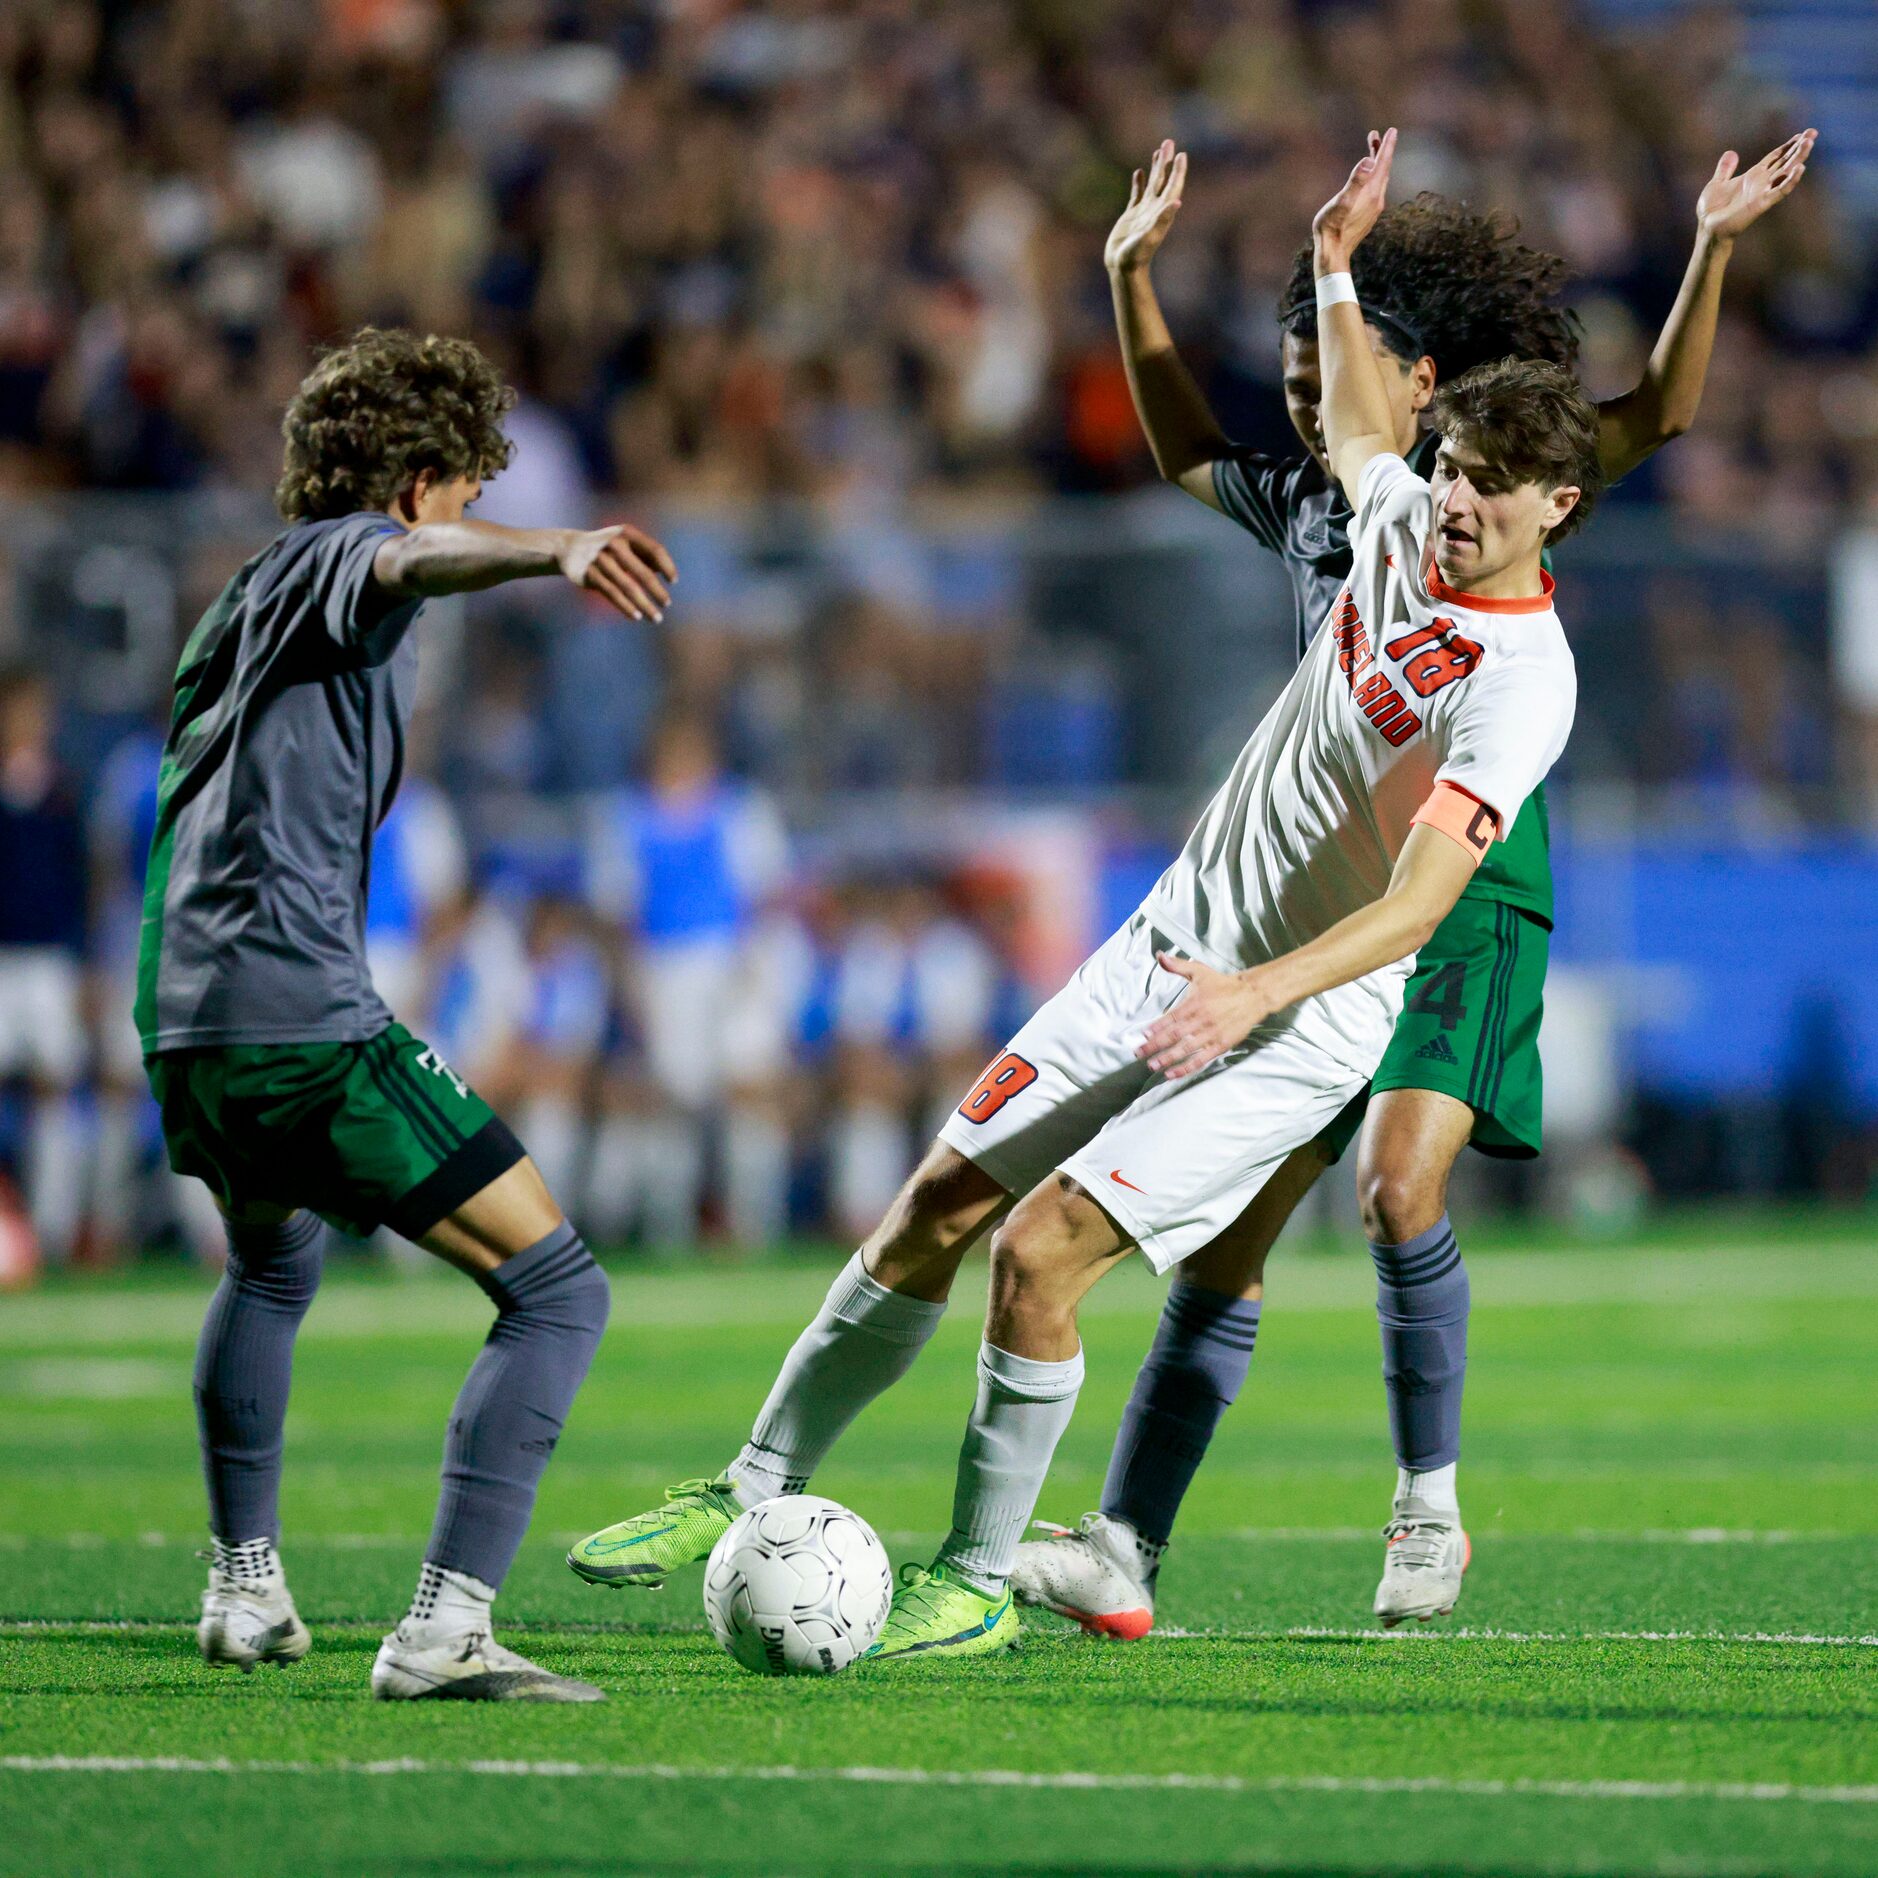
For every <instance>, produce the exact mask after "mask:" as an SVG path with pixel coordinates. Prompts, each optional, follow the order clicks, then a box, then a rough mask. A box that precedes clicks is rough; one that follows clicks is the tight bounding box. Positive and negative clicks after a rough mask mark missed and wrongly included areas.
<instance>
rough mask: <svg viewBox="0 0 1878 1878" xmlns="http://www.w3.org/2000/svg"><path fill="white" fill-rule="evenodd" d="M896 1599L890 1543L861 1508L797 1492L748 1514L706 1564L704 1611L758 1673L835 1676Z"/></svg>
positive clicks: (867, 1643)
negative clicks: (856, 1509) (877, 1533)
mask: <svg viewBox="0 0 1878 1878" xmlns="http://www.w3.org/2000/svg"><path fill="white" fill-rule="evenodd" d="M892 1602H893V1568H892V1566H891V1565H890V1564H889V1563H888V1562H887V1548H886V1547H885V1546H884V1545H882V1544H881V1543H880V1540H879V1539H878V1538H877V1537H876V1536H875V1533H874V1529H873V1527H872V1526H870V1525H869V1524H868V1523H867V1521H866V1520H864V1519H863V1518H862V1517H861V1516H860V1514H858V1513H851V1512H849V1510H848V1509H847V1508H846V1507H845V1506H843V1505H841V1504H840V1502H839V1501H836V1500H824V1499H823V1498H821V1496H820V1495H819V1494H813V1493H789V1494H784V1495H783V1496H781V1497H780V1498H779V1499H774V1500H763V1501H760V1502H759V1503H758V1504H757V1505H755V1506H753V1507H751V1508H750V1509H749V1510H748V1511H747V1512H745V1513H744V1514H742V1515H741V1516H740V1517H739V1518H738V1519H737V1520H736V1521H735V1522H734V1523H733V1524H732V1526H731V1527H730V1529H729V1531H727V1532H726V1533H725V1534H724V1535H723V1537H722V1538H720V1539H719V1540H718V1542H717V1543H716V1545H714V1546H712V1548H711V1558H710V1563H709V1564H708V1565H706V1566H705V1568H704V1614H705V1616H706V1617H708V1618H709V1619H710V1620H711V1629H712V1631H713V1632H714V1633H715V1634H716V1637H717V1640H718V1642H719V1643H721V1644H722V1645H723V1646H724V1648H725V1649H726V1650H728V1651H729V1652H730V1653H731V1655H732V1656H734V1657H735V1658H736V1659H737V1661H738V1662H740V1663H741V1664H742V1665H743V1666H744V1668H745V1669H753V1670H755V1671H756V1673H757V1674H758V1675H759V1676H832V1675H833V1674H834V1673H835V1671H836V1670H838V1669H846V1668H847V1666H848V1665H849V1664H850V1663H852V1662H853V1661H854V1659H855V1658H856V1657H857V1656H860V1655H863V1654H864V1653H865V1652H866V1651H867V1650H868V1649H869V1648H870V1647H871V1646H872V1645H873V1642H874V1639H875V1638H876V1637H878V1636H879V1635H880V1627H881V1625H882V1624H884V1623H885V1622H886V1621H887V1607H888V1606H889V1605H890V1604H891V1603H892Z"/></svg>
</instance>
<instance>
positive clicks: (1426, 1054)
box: [1415, 1031, 1461, 1064]
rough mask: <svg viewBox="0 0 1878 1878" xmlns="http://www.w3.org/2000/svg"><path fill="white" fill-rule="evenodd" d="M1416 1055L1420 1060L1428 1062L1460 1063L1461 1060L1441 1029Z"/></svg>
mask: <svg viewBox="0 0 1878 1878" xmlns="http://www.w3.org/2000/svg"><path fill="white" fill-rule="evenodd" d="M1415 1055H1416V1057H1417V1059H1418V1060H1420V1061H1422V1062H1426V1063H1456V1064H1458V1063H1459V1062H1460V1060H1461V1059H1460V1058H1459V1057H1458V1056H1456V1055H1455V1054H1454V1052H1453V1050H1452V1049H1450V1048H1449V1047H1448V1040H1447V1038H1446V1037H1444V1036H1442V1034H1441V1033H1440V1032H1439V1031H1436V1032H1435V1034H1434V1035H1433V1036H1432V1037H1430V1038H1429V1039H1428V1041H1427V1042H1426V1043H1424V1044H1423V1045H1422V1047H1421V1048H1420V1049H1419V1050H1417V1051H1416V1052H1415Z"/></svg>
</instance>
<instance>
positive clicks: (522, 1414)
mask: <svg viewBox="0 0 1878 1878" xmlns="http://www.w3.org/2000/svg"><path fill="white" fill-rule="evenodd" d="M151 1081H152V1086H153V1087H154V1088H155V1090H156V1092H157V1096H158V1100H159V1102H160V1104H161V1105H162V1109H163V1120H164V1132H165V1136H166V1138H167V1140H168V1142H169V1147H170V1155H171V1161H172V1165H173V1166H174V1167H175V1168H176V1170H177V1171H178V1172H179V1173H196V1174H200V1175H201V1176H202V1177H203V1178H205V1179H206V1180H208V1181H209V1183H210V1185H211V1187H212V1188H213V1189H214V1191H215V1192H216V1197H217V1199H218V1201H219V1203H220V1204H221V1205H222V1207H223V1210H224V1212H225V1213H227V1215H228V1216H229V1221H230V1224H229V1243H230V1261H229V1265H230V1270H229V1275H228V1277H227V1278H226V1279H225V1282H224V1288H223V1290H222V1291H221V1292H218V1294H217V1302H216V1305H215V1306H214V1307H212V1309H211V1311H210V1314H209V1319H208V1322H207V1323H206V1324H205V1326H204V1331H203V1347H202V1350H201V1352H200V1353H199V1357H198V1382H197V1392H198V1400H199V1402H201V1404H202V1416H203V1446H204V1456H205V1461H206V1462H207V1465H208V1469H209V1474H210V1501H211V1516H212V1522H213V1524H214V1526H215V1529H216V1537H217V1541H218V1551H217V1558H216V1563H217V1566H218V1568H223V1569H226V1570H227V1571H228V1572H229V1573H231V1574H233V1573H237V1572H239V1571H241V1570H242V1569H243V1568H244V1567H254V1566H256V1565H257V1562H258V1565H259V1566H261V1567H265V1566H266V1564H267V1563H268V1559H269V1557H270V1556H271V1553H272V1549H273V1545H274V1542H275V1540H276V1538H277V1527H276V1523H275V1516H274V1502H273V1490H274V1486H275V1483H276V1482H277V1480H278V1476H279V1459H280V1448H279V1439H280V1427H281V1424H282V1422H283V1420H284V1417H285V1411H286V1400H287V1384H288V1375H289V1369H290V1365H291V1359H292V1346H293V1333H294V1331H295V1330H296V1329H297V1328H298V1324H299V1320H300V1317H301V1316H302V1315H303V1314H304V1312H305V1310H306V1306H307V1303H308V1302H309V1301H310V1299H311V1296H312V1291H313V1287H314V1285H315V1284H316V1283H317V1281H318V1246H319V1222H318V1219H317V1218H315V1217H314V1216H315V1215H319V1216H323V1217H324V1218H326V1219H329V1220H332V1221H334V1222H335V1223H337V1224H339V1225H341V1226H344V1227H346V1228H347V1229H348V1230H350V1231H353V1232H356V1233H359V1234H361V1235H363V1234H366V1233H369V1232H372V1231H374V1230H376V1229H377V1228H378V1227H379V1226H381V1225H389V1226H391V1227H393V1228H394V1229H395V1230H397V1231H398V1232H400V1233H402V1234H403V1235H404V1236H405V1237H407V1238H410V1239H413V1240H416V1241H417V1242H419V1243H420V1244H422V1245H424V1246H426V1247H427V1248H428V1249H429V1250H431V1251H432V1252H435V1253H437V1254H439V1255H440V1256H442V1257H444V1258H446V1259H447V1260H449V1261H450V1262H451V1263H453V1264H455V1265H457V1266H458V1267H459V1268H461V1269H462V1270H464V1271H466V1272H468V1273H469V1274H470V1275H471V1276H472V1277H474V1278H475V1279H476V1281H477V1282H478V1283H479V1284H480V1285H482V1287H483V1289H484V1290H485V1291H487V1292H488V1294H489V1296H490V1298H491V1299H492V1300H493V1302H494V1303H495V1306H496V1312H497V1315H496V1321H495V1324H494V1326H493V1327H492V1328H491V1330H490V1333H489V1338H488V1341H487V1342H486V1343H485V1345H484V1347H483V1350H482V1352H481V1354H480V1355H479V1356H478V1357H477V1359H476V1362H475V1365H474V1366H473V1367H472V1369H471V1371H470V1375H469V1378H468V1380H467V1381H466V1383H465V1384H464V1387H463V1391H462V1393H461V1394H460V1395H459V1397H458V1399H457V1403H456V1407H455V1409H454V1410H453V1412H452V1415H451V1419H450V1425H449V1433H448V1436H447V1437H446V1442H445V1451H444V1470H443V1493H442V1497H441V1499H440V1502H439V1507H438V1513H437V1520H436V1524H435V1527H434V1528H433V1531H432V1534H431V1539H430V1543H429V1546H428V1547H427V1550H426V1554H425V1560H424V1566H423V1570H422V1572H421V1574H420V1577H419V1582H418V1588H417V1594H416V1597H415V1598H414V1600H413V1603H412V1606H411V1609H410V1611H409V1612H408V1613H407V1615H406V1617H405V1619H404V1621H403V1622H402V1623H400V1625H399V1626H398V1628H397V1630H396V1631H395V1632H394V1633H393V1634H392V1635H391V1636H390V1637H388V1638H387V1639H386V1641H385V1646H384V1648H383V1649H381V1651H380V1652H379V1658H378V1662H377V1664H376V1665H375V1666H374V1669H373V1677H372V1686H373V1692H374V1693H375V1694H377V1695H380V1696H385V1697H403V1698H409V1697H418V1696H432V1695H452V1696H459V1697H470V1698H480V1699H531V1700H552V1701H569V1700H582V1701H586V1700H594V1699H597V1698H598V1696H599V1693H600V1692H599V1691H598V1690H595V1689H593V1688H591V1687H590V1686H589V1685H587V1684H584V1683H574V1682H572V1681H570V1680H569V1679H567V1678H562V1677H556V1676H553V1675H551V1674H549V1673H548V1672H547V1671H545V1670H540V1669H537V1668H536V1667H535V1666H534V1665H532V1664H529V1663H527V1662H525V1661H524V1660H523V1659H522V1658H520V1657H517V1656H515V1655H514V1654H513V1653H512V1652H509V1651H505V1650H503V1649H502V1647H501V1646H500V1645H498V1644H496V1643H495V1642H494V1640H493V1638H492V1637H491V1635H490V1608H491V1605H492V1604H493V1602H494V1599H495V1595H496V1592H497V1590H498V1589H499V1588H500V1586H501V1583H502V1580H503V1578H504V1576H505V1575H506V1573H507V1571H508V1568H509V1564H510V1562H511V1561H512V1559H513V1558H514V1555H515V1551H516V1548H517V1547H518V1546H519V1545H520V1543H521V1539H522V1535H523V1533H524V1531H525V1530H526V1528H527V1524H528V1518H529V1514H530V1512H531V1511H532V1509H533V1504H534V1495H535V1487H536V1484H537V1482H538V1481H539V1479H540V1476H541V1472H542V1470H543V1468H544V1467H545V1466H546V1464H547V1460H548V1456H549V1454H550V1453H551V1452H552V1451H553V1448H554V1444H555V1440H556V1438H557V1437H558V1436H559V1433H560V1430H561V1426H562V1424H563V1422H564V1421H565V1419H566V1416H567V1412H568V1408H569V1406H570V1405H571V1403H572V1401H573V1398H574V1394H575V1392H576V1391H577V1390H578V1388H579V1386H580V1383H581V1381H582V1380H583V1378H584V1377H585V1375H586V1372H587V1366H588V1364H589V1362H590V1361H591V1359H592V1356H593V1351H594V1347H595V1346H596V1344H597V1343H598V1341H599V1338H600V1333H601V1330H602V1329H603V1328H604V1326H605V1322H606V1309H607V1286H606V1280H605V1277H604V1276H603V1274H602V1273H601V1271H600V1269H599V1267H598V1266H597V1265H595V1264H594V1262H593V1259H592V1257H591V1256H590V1255H589V1253H588V1252H587V1249H586V1247H585V1246H584V1245H583V1244H582V1243H581V1240H580V1236H579V1234H578V1233H577V1232H575V1230H574V1228H573V1227H572V1226H571V1225H569V1224H568V1222H567V1221H566V1219H565V1218H564V1217H563V1216H562V1214H561V1211H560V1208H559V1207H558V1206H557V1205H556V1204H555V1202H554V1200H553V1198H552V1197H551V1196H550V1195H549V1193H548V1191H547V1188H546V1187H545V1186H544V1185H543V1184H542V1181H541V1178H540V1176H539V1174H538V1173H537V1172H536V1171H535V1169H534V1166H533V1164H532V1163H531V1162H530V1161H528V1160H527V1158H526V1156H525V1155H524V1153H523V1151H522V1147H521V1144H520V1143H519V1142H518V1141H517V1140H516V1139H515V1137H514V1135H513V1134H511V1133H510V1132H509V1130H508V1129H507V1128H506V1127H505V1126H504V1125H503V1123H502V1122H501V1121H499V1120H498V1119H497V1118H496V1116H495V1115H494V1114H492V1113H491V1111H490V1110H489V1108H488V1106H487V1105H486V1104H485V1103H484V1102H483V1101H482V1100H481V1098H480V1097H478V1096H477V1095H476V1094H475V1092H474V1091H473V1090H472V1089H470V1087H469V1086H468V1085H467V1084H466V1083H465V1082H464V1081H463V1080H462V1079H461V1078H460V1077H459V1076H457V1075H456V1073H455V1071H453V1070H452V1069H451V1068H450V1066H449V1065H448V1064H447V1063H446V1062H444V1061H443V1059H442V1058H441V1057H439V1056H438V1055H437V1053H436V1052H435V1051H434V1050H430V1049H427V1048H426V1047H425V1046H424V1044H423V1043H422V1042H421V1041H420V1040H419V1039H417V1038H415V1037H413V1036H412V1035H411V1034H410V1032H409V1031H407V1030H405V1029H404V1028H403V1026H402V1025H397V1024H393V1025H391V1026H390V1027H389V1028H388V1029H386V1030H385V1031H383V1032H381V1033H380V1034H379V1035H378V1036H377V1037H374V1038H372V1039H371V1040H370V1041H369V1042H366V1043H363V1044H345V1043H335V1044H299V1045H284V1046H279V1047H250V1048H239V1049H227V1050H206V1051H186V1052H179V1053H177V1054H176V1055H175V1056H158V1057H156V1058H154V1059H152V1064H151ZM300 1206H305V1207H306V1208H307V1209H309V1210H308V1211H304V1212H302V1211H299V1210H298V1208H299V1207H300ZM257 1541H259V1542H262V1543H256V1542H257ZM224 1550H226V1551H227V1552H228V1554H229V1556H228V1557H226V1558H225V1557H224V1556H223V1554H224ZM251 1555H252V1556H251ZM214 1589H215V1586H214V1582H213V1580H212V1581H211V1591H212V1592H213V1591H214Z"/></svg>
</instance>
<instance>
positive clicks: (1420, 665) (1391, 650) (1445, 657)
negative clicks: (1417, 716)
mask: <svg viewBox="0 0 1878 1878" xmlns="http://www.w3.org/2000/svg"><path fill="white" fill-rule="evenodd" d="M1383 650H1384V651H1385V652H1387V653H1388V655H1389V656H1390V657H1391V658H1392V659H1400V660H1401V661H1402V676H1403V677H1404V678H1406V679H1407V680H1408V681H1409V684H1410V685H1411V686H1412V687H1413V688H1414V692H1415V695H1416V696H1417V697H1418V698H1431V697H1433V696H1434V694H1435V693H1436V692H1437V691H1439V690H1440V689H1441V688H1442V686H1444V685H1451V684H1453V683H1454V681H1455V680H1456V679H1457V678H1465V677H1466V676H1467V674H1468V673H1469V672H1471V671H1472V670H1473V669H1474V667H1475V666H1476V665H1478V664H1479V663H1480V647H1479V646H1477V645H1476V644H1475V643H1474V642H1473V640H1471V639H1463V638H1462V637H1461V635H1460V634H1459V633H1458V632H1456V631H1455V629H1454V622H1453V621H1452V620H1451V619H1438V620H1436V621H1435V623H1434V624H1433V625H1432V626H1424V627H1422V628H1421V629H1420V630H1419V631H1418V632H1412V633H1404V634H1403V635H1402V637H1401V638H1400V639H1391V640H1390V641H1389V643H1388V644H1387V645H1386V646H1384V647H1383Z"/></svg>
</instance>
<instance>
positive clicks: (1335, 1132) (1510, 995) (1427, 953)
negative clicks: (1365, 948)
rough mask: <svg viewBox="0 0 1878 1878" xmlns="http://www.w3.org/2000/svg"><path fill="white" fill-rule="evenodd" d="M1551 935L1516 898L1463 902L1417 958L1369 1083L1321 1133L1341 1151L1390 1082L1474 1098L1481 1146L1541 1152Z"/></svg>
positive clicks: (1334, 1154)
mask: <svg viewBox="0 0 1878 1878" xmlns="http://www.w3.org/2000/svg"><path fill="white" fill-rule="evenodd" d="M1551 938H1552V935H1551V932H1550V931H1549V929H1548V928H1547V927H1546V925H1545V924H1544V922H1543V921H1541V920H1537V919H1534V918H1533V917H1532V915H1531V914H1529V913H1522V912H1520V911H1519V909H1518V908H1517V907H1511V906H1505V905H1503V904H1501V903H1500V902H1499V901H1497V900H1460V901H1457V902H1456V903H1455V907H1454V911H1453V912H1451V913H1450V914H1449V915H1448V916H1447V918H1446V919H1444V920H1443V921H1442V922H1441V924H1440V926H1439V927H1438V928H1437V930H1436V932H1435V936H1434V937H1433V938H1432V939H1431V940H1430V941H1429V942H1428V943H1427V945H1425V946H1423V947H1422V950H1421V955H1420V957H1419V958H1417V959H1416V961H1415V974H1414V976H1413V977H1412V978H1410V980H1409V981H1408V989H1407V992H1406V994H1405V995H1404V997H1403V1001H1402V1015H1401V1016H1400V1017H1399V1018H1397V1019H1396V1026H1395V1035H1394V1036H1392V1037H1391V1038H1390V1039H1389V1048H1388V1049H1387V1050H1386V1051H1385V1052H1384V1053H1383V1059H1382V1062H1381V1064H1380V1065H1379V1067H1378V1068H1377V1071H1376V1074H1375V1076H1374V1077H1373V1078H1372V1079H1371V1081H1370V1085H1369V1089H1368V1091H1367V1093H1366V1094H1364V1095H1360V1096H1358V1097H1357V1098H1356V1100H1355V1101H1353V1102H1352V1103H1351V1104H1350V1105H1349V1107H1348V1108H1346V1109H1345V1110H1344V1111H1343V1113H1342V1114H1341V1115H1339V1116H1338V1117H1337V1119H1336V1121H1335V1122H1333V1123H1332V1124H1331V1126H1330V1127H1329V1128H1327V1129H1326V1130H1325V1131H1324V1133H1323V1135H1322V1136H1321V1137H1320V1138H1321V1139H1322V1140H1323V1142H1324V1143H1325V1144H1326V1146H1328V1147H1329V1149H1330V1150H1331V1159H1332V1160H1333V1161H1337V1160H1341V1159H1342V1158H1343V1152H1344V1150H1345V1149H1346V1148H1347V1147H1348V1146H1349V1145H1350V1143H1351V1142H1352V1141H1353V1140H1354V1139H1355V1138H1356V1131H1357V1129H1358V1128H1360V1127H1361V1126H1362V1122H1363V1112H1364V1108H1365V1105H1366V1104H1367V1102H1368V1099H1369V1097H1370V1096H1372V1095H1380V1094H1381V1093H1382V1092H1383V1091H1384V1090H1385V1089H1433V1090H1436V1091H1438V1092H1439V1093H1440V1094H1442V1095H1447V1096H1452V1097H1453V1098H1454V1099H1455V1100H1456V1101H1457V1102H1465V1103H1466V1104H1467V1106H1468V1107H1469V1108H1471V1109H1472V1110H1473V1111H1474V1134H1473V1144H1474V1146H1475V1147H1476V1148H1478V1149H1479V1150H1480V1151H1481V1153H1482V1154H1492V1155H1497V1156H1499V1157H1501V1158H1503V1159H1506V1160H1519V1161H1524V1160H1530V1159H1531V1158H1532V1157H1533V1156H1534V1155H1536V1154H1537V1153H1538V1152H1539V1147H1540V1122H1541V1117H1542V1110H1543V1106H1544V1095H1545V1084H1544V1079H1543V1077H1542V1075H1541V1072H1540V1068H1539V1019H1540V1017H1541V1015H1542V1014H1543V1012H1544V1009H1545V968H1546V957H1547V953H1548V951H1549V949H1550V944H1551Z"/></svg>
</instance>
